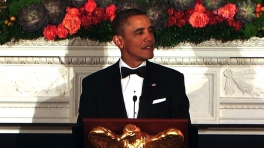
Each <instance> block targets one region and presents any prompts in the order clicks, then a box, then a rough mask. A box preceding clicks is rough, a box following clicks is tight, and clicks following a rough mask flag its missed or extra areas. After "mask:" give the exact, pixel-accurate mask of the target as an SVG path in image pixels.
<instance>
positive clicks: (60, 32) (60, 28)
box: [57, 24, 68, 39]
mask: <svg viewBox="0 0 264 148" xmlns="http://www.w3.org/2000/svg"><path fill="white" fill-rule="evenodd" d="M57 34H58V37H59V38H61V39H65V38H66V37H67V35H68V30H67V29H66V28H64V27H63V25H62V24H59V25H58V28H57Z"/></svg>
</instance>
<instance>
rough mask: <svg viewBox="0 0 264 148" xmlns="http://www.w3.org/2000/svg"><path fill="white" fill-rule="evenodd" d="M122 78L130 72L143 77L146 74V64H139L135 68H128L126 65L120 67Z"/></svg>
mask: <svg viewBox="0 0 264 148" xmlns="http://www.w3.org/2000/svg"><path fill="white" fill-rule="evenodd" d="M121 72H122V78H125V77H127V76H129V75H131V74H137V75H138V76H140V77H142V78H144V77H145V74H146V66H141V67H139V68H137V69H129V68H127V67H121Z"/></svg>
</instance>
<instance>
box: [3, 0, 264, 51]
mask: <svg viewBox="0 0 264 148" xmlns="http://www.w3.org/2000/svg"><path fill="white" fill-rule="evenodd" d="M140 1H144V0H140ZM238 1H239V0H229V2H232V3H236V2H238ZM252 1H253V2H255V3H262V0H252ZM40 2H41V0H7V2H6V5H7V6H8V8H7V9H3V10H2V12H0V25H1V27H0V44H1V45H3V44H5V43H7V42H9V41H11V40H12V39H13V40H15V41H17V40H19V39H28V40H32V39H37V38H39V37H43V33H42V32H43V30H39V31H35V32H25V31H23V29H22V28H21V27H20V25H19V24H18V23H17V21H14V22H13V24H12V25H10V26H7V25H5V24H4V20H7V19H9V18H10V16H15V17H16V16H17V15H18V14H19V12H20V10H21V9H22V8H23V7H25V6H28V5H29V4H32V3H40ZM76 36H80V37H81V38H88V39H90V40H95V41H99V42H108V41H111V40H112V34H111V28H110V22H109V21H105V22H100V23H99V24H98V25H95V26H90V27H89V29H88V30H84V29H83V28H81V29H80V30H79V31H78V32H77V33H76V34H74V35H73V36H68V38H73V37H76ZM253 36H256V37H263V36H264V14H261V16H260V17H259V18H257V19H255V20H254V21H253V22H252V24H245V25H244V27H243V28H242V29H241V30H239V31H235V30H234V29H233V28H231V27H229V26H227V25H226V23H220V24H217V25H211V26H210V25H207V26H206V27H204V28H199V29H196V28H193V27H192V26H191V25H185V26H183V27H181V28H179V27H177V26H175V25H174V26H171V27H167V28H164V29H161V30H157V31H156V32H155V38H156V46H157V47H173V46H175V45H178V44H179V43H181V42H190V43H194V44H198V43H201V42H203V41H206V40H210V39H212V38H214V39H216V40H218V41H221V42H226V41H232V40H237V39H240V40H245V39H249V38H251V37H253Z"/></svg>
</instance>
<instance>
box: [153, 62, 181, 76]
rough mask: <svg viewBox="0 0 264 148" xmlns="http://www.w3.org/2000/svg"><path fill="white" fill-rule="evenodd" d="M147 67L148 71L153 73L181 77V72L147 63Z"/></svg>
mask: <svg viewBox="0 0 264 148" xmlns="http://www.w3.org/2000/svg"><path fill="white" fill-rule="evenodd" d="M148 66H150V69H151V70H153V71H155V72H156V73H163V74H176V75H182V73H181V72H179V71H177V70H175V69H172V68H170V67H166V66H163V65H160V64H157V63H153V62H150V61H149V62H148Z"/></svg>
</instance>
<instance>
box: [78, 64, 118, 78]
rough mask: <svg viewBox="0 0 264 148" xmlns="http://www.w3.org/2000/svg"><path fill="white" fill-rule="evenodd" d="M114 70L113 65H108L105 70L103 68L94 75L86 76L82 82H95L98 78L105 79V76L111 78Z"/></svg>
mask: <svg viewBox="0 0 264 148" xmlns="http://www.w3.org/2000/svg"><path fill="white" fill-rule="evenodd" d="M114 69H115V64H113V65H110V66H108V67H106V68H103V69H101V70H98V71H96V72H94V73H91V74H89V75H88V76H86V77H85V78H84V79H83V81H86V80H96V79H98V78H101V79H102V78H105V77H106V76H111V74H112V73H113V70H114Z"/></svg>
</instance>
